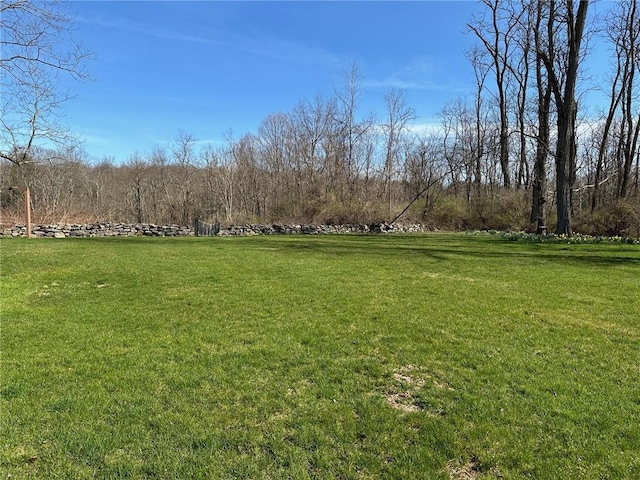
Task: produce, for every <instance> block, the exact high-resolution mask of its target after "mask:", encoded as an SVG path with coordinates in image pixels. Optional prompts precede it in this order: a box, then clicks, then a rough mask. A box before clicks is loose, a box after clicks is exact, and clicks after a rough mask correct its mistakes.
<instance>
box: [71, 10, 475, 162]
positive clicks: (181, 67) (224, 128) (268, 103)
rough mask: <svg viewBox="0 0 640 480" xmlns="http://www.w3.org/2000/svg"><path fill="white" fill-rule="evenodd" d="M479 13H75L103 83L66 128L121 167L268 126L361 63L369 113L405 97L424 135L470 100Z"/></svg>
mask: <svg viewBox="0 0 640 480" xmlns="http://www.w3.org/2000/svg"><path fill="white" fill-rule="evenodd" d="M479 9H480V7H479V6H478V4H477V3H476V2H473V1H411V2H371V1H361V2H341V1H332V2H302V1H297V2H293V1H290V2H258V1H253V2H248V1H247V2H239V1H235V2H220V1H215V2H196V1H191V2H186V1H181V2H166V1H163V2H160V1H154V2H150V1H148V2H122V1H111V2H105V1H76V2H73V3H72V10H73V11H74V13H75V15H76V22H77V31H76V34H75V38H76V40H77V41H78V42H80V43H82V44H83V45H84V46H85V47H87V48H88V49H90V50H92V51H93V52H95V54H96V55H95V56H96V59H95V60H94V61H92V62H90V64H89V65H88V67H89V70H90V72H91V74H92V76H93V77H94V80H93V81H92V82H89V83H83V84H73V85H70V87H69V88H70V89H71V91H72V93H73V95H74V98H73V99H72V100H70V101H69V102H68V104H67V105H66V106H65V108H66V121H67V123H68V124H69V126H70V128H71V129H72V131H74V132H75V133H76V134H78V135H79V136H80V138H81V139H83V140H84V147H85V150H86V151H87V153H88V155H89V156H90V158H92V159H94V160H99V159H101V158H103V157H105V156H108V157H112V158H114V159H115V160H116V161H117V162H121V161H126V160H127V159H128V158H129V157H130V156H131V155H132V154H133V153H135V152H138V153H141V154H144V153H146V152H149V151H150V150H151V149H152V148H153V147H154V146H155V145H163V144H166V143H167V142H169V141H171V140H172V139H174V138H175V137H176V136H177V134H178V132H179V131H181V130H182V131H184V132H186V133H189V134H192V135H193V136H194V137H195V138H196V139H197V140H199V141H200V142H203V143H204V142H214V143H215V142H221V141H223V139H224V138H225V135H226V134H227V133H228V132H229V131H231V132H232V133H233V135H234V136H236V137H239V136H241V135H243V134H245V133H248V132H256V131H257V128H258V125H259V124H260V122H261V121H262V120H264V119H265V117H267V116H268V115H269V114H271V113H276V112H279V111H281V112H282V111H284V112H288V111H290V110H291V109H292V108H293V107H294V106H295V104H296V103H297V102H298V101H300V100H301V99H312V98H313V97H314V96H315V95H316V94H318V93H322V94H324V95H325V96H329V95H331V94H332V92H333V91H334V90H335V89H338V88H340V87H341V85H342V84H343V73H344V71H345V70H346V69H348V68H349V67H350V65H351V64H352V63H353V62H357V64H358V67H359V71H360V74H361V75H362V80H363V83H362V85H363V87H364V91H365V95H364V96H363V98H362V103H361V108H360V114H361V115H363V116H365V115H367V114H369V113H370V112H374V113H377V114H378V115H380V116H381V115H383V114H384V95H385V93H386V92H388V91H389V89H391V88H394V87H396V88H404V89H405V90H406V92H407V98H408V102H409V104H410V105H411V106H412V107H413V108H414V109H415V111H416V114H417V118H416V120H415V122H416V123H417V124H430V123H437V122H438V120H437V117H436V115H437V113H438V111H439V110H440V109H441V108H442V106H443V105H444V104H445V102H446V101H448V100H453V99H455V98H456V97H461V96H465V95H466V94H467V93H469V92H472V91H473V88H474V78H473V72H472V69H471V67H470V64H469V62H468V60H467V59H466V57H465V51H466V50H468V48H469V47H470V46H471V45H472V44H474V43H475V39H474V37H473V35H472V34H469V33H466V23H467V22H468V21H469V20H470V18H471V16H472V14H473V13H474V12H478V11H479Z"/></svg>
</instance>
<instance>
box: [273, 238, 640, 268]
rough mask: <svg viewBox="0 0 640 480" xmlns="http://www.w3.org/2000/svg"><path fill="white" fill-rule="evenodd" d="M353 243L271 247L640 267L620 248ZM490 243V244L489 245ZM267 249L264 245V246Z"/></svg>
mask: <svg viewBox="0 0 640 480" xmlns="http://www.w3.org/2000/svg"><path fill="white" fill-rule="evenodd" d="M350 238H351V239H352V240H351V241H340V239H336V237H333V238H332V239H330V240H324V239H322V240H321V239H318V238H317V237H315V238H314V239H313V241H305V240H304V239H300V240H296V241H288V242H279V241H277V240H275V241H273V243H272V244H271V245H270V246H272V247H273V248H279V249H283V250H287V251H291V252H308V251H315V252H318V253H321V254H325V255H331V256H347V255H368V256H371V255H373V256H379V257H385V258H393V257H398V258H401V257H402V258H406V257H407V256H408V255H423V256H427V257H430V258H433V259H434V260H451V259H454V258H458V259H464V257H470V258H476V259H477V258H484V259H487V258H494V259H506V258H510V259H523V260H527V261H544V262H554V263H559V264H560V263H575V264H592V265H597V266H632V265H633V266H639V267H640V249H639V248H637V247H627V246H622V251H620V250H621V249H620V248H619V247H620V246H618V245H565V244H544V245H541V244H525V243H519V244H514V243H513V242H509V241H503V240H497V239H478V238H474V237H469V238H464V237H460V236H455V237H453V238H447V237H440V236H436V237H424V236H423V237H410V236H403V237H401V236H388V237H379V236H374V235H367V236H365V235H362V236H358V237H350ZM487 240H488V241H487ZM262 246H264V244H262Z"/></svg>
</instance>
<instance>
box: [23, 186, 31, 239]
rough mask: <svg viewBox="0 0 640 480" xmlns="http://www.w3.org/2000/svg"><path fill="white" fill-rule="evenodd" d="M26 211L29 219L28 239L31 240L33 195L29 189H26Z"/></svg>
mask: <svg viewBox="0 0 640 480" xmlns="http://www.w3.org/2000/svg"><path fill="white" fill-rule="evenodd" d="M24 209H25V214H26V217H27V238H31V195H30V194H29V187H26V188H25V189H24Z"/></svg>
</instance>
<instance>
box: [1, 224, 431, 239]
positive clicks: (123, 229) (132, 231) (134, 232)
mask: <svg viewBox="0 0 640 480" xmlns="http://www.w3.org/2000/svg"><path fill="white" fill-rule="evenodd" d="M427 230H428V229H427V227H425V226H423V225H396V224H393V225H389V224H385V223H378V224H350V225H302V224H300V225H298V224H291V225H288V224H269V225H254V224H242V225H230V226H228V227H221V228H220V231H219V232H218V236H220V237H229V236H250V235H323V234H347V233H412V232H423V231H427ZM26 235H27V227H26V225H15V226H12V227H7V228H4V229H3V228H1V227H0V237H25V236H26ZM31 235H32V236H34V237H45V238H67V237H132V236H147V237H186V236H194V235H195V233H194V230H193V229H192V228H191V227H185V226H180V225H154V224H151V223H135V224H127V223H90V224H75V223H58V224H51V225H32V226H31Z"/></svg>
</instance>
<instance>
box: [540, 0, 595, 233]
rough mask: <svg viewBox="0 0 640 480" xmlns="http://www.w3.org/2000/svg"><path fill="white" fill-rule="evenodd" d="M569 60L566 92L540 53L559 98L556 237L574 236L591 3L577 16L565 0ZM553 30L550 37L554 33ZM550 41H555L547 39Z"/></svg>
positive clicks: (582, 1) (582, 2)
mask: <svg viewBox="0 0 640 480" xmlns="http://www.w3.org/2000/svg"><path fill="white" fill-rule="evenodd" d="M565 1H566V3H565V7H566V12H565V13H566V15H564V16H563V19H562V21H564V22H566V28H567V47H568V57H567V61H566V69H563V70H564V72H563V73H564V89H562V88H561V86H560V83H559V81H558V76H557V75H556V71H555V67H556V66H555V65H554V64H553V62H552V61H551V60H550V58H549V56H548V55H546V54H545V53H544V52H538V54H539V55H540V57H541V59H542V60H543V61H544V64H545V66H546V69H547V73H548V76H549V81H550V85H551V88H552V91H553V94H554V97H555V103H556V110H557V114H558V118H557V128H558V142H557V145H556V159H555V161H556V212H557V217H558V223H557V225H556V234H558V235H561V234H566V235H570V234H571V233H572V232H571V191H572V188H573V182H574V181H575V169H576V118H577V112H578V105H577V103H576V98H575V97H576V82H577V79H578V66H579V64H580V46H581V43H582V36H583V32H584V26H585V22H586V18H587V9H588V7H589V1H588V0H580V4H579V6H578V12H577V14H576V15H575V16H574V11H573V0H565ZM555 3H556V2H555V1H551V2H550V6H551V13H550V22H551V21H553V17H554V16H555V15H554V12H555V11H556V9H555ZM551 30H552V29H549V32H550V33H549V35H551V34H552V32H551ZM547 40H549V41H550V42H551V41H552V38H549V39H547Z"/></svg>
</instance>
